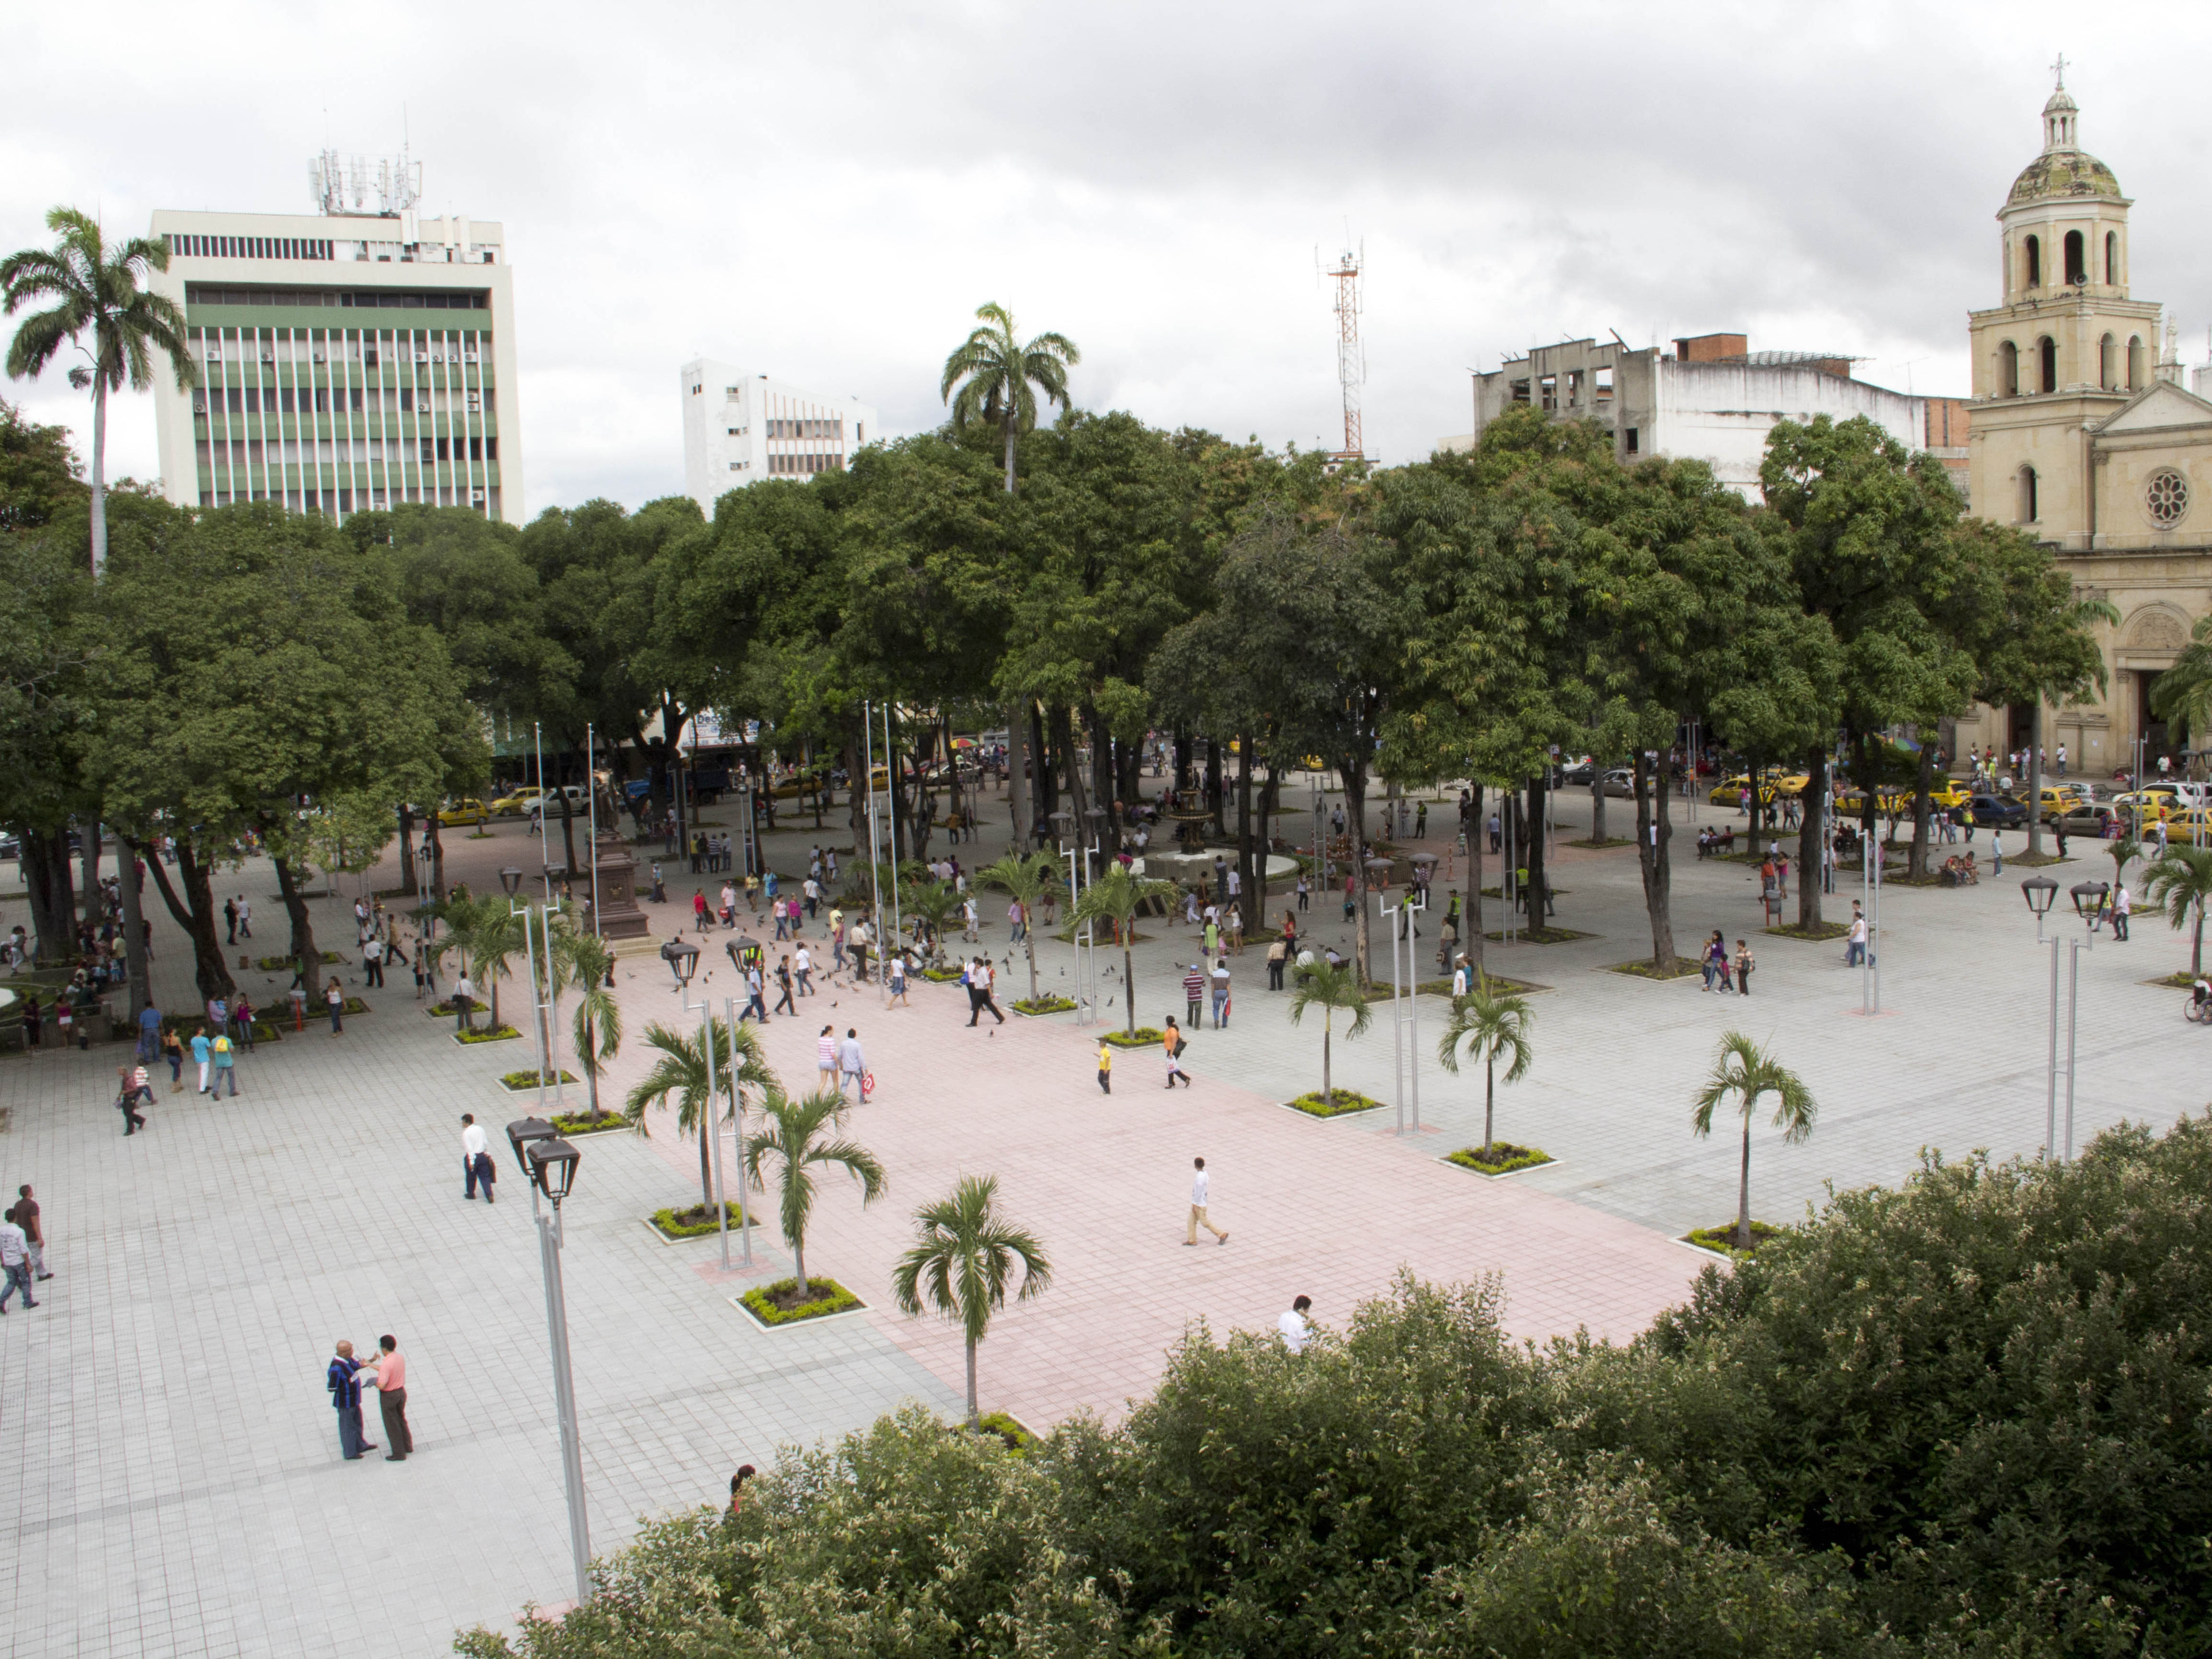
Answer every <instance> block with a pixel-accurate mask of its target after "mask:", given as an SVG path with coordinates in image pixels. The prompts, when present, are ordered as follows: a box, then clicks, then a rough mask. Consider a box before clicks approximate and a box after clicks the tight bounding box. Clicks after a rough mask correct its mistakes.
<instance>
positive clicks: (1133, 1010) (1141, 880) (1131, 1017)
mask: <svg viewBox="0 0 2212 1659" xmlns="http://www.w3.org/2000/svg"><path fill="white" fill-rule="evenodd" d="M1175 891H1176V884H1175V883H1173V882H1171V881H1155V880H1153V879H1152V878H1149V877H1145V876H1133V875H1131V874H1130V873H1129V866H1127V865H1126V864H1121V863H1119V862H1115V863H1112V864H1109V865H1108V866H1106V869H1105V872H1104V873H1103V874H1102V875H1100V876H1099V877H1098V878H1097V879H1096V880H1095V881H1093V882H1092V883H1091V884H1090V885H1089V886H1088V887H1085V889H1084V890H1083V891H1082V892H1081V893H1080V894H1079V895H1078V896H1077V897H1076V901H1075V908H1074V910H1073V913H1072V914H1073V920H1074V921H1075V924H1076V926H1077V927H1081V926H1082V925H1083V924H1084V923H1085V922H1086V921H1091V922H1097V921H1110V922H1112V923H1113V924H1114V931H1115V936H1116V937H1117V938H1118V939H1121V989H1122V997H1121V1000H1122V1001H1123V1002H1124V1003H1126V1004H1127V1005H1128V1006H1127V1008H1126V1010H1125V1011H1124V1012H1125V1013H1126V1015H1127V1021H1128V1024H1127V1030H1128V1032H1129V1034H1130V1035H1131V1036H1134V1035H1135V1034H1136V1030H1137V978H1136V966H1135V961H1134V958H1133V957H1132V955H1131V954H1130V946H1131V944H1132V942H1133V939H1134V936H1135V934H1136V932H1137V912H1138V911H1139V909H1140V908H1142V907H1143V906H1145V905H1146V904H1149V903H1151V902H1152V901H1153V900H1154V899H1165V898H1169V897H1171V896H1173V895H1174V893H1175Z"/></svg>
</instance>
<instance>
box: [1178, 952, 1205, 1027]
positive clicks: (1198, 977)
mask: <svg viewBox="0 0 2212 1659" xmlns="http://www.w3.org/2000/svg"><path fill="white" fill-rule="evenodd" d="M1182 998H1183V1000H1184V1001H1185V1002H1187V1003H1188V1004H1189V1005H1190V1007H1189V1012H1188V1013H1186V1014H1185V1015H1184V1018H1185V1019H1187V1020H1188V1022H1189V1023H1190V1024H1192V1025H1194V1026H1195V1025H1196V1024H1198V1023H1199V1015H1200V1012H1201V1011H1202V1010H1203V1009H1204V1008H1205V1006H1206V970H1205V969H1203V968H1201V967H1200V966H1199V965H1198V964H1197V963H1191V964H1190V971H1189V972H1188V973H1187V974H1185V975H1183V976H1182Z"/></svg>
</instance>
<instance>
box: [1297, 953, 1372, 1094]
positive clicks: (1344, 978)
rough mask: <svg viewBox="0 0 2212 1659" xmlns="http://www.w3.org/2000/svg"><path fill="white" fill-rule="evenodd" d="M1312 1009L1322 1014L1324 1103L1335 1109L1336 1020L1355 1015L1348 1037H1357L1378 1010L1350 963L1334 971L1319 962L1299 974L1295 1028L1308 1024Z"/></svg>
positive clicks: (1346, 1034)
mask: <svg viewBox="0 0 2212 1659" xmlns="http://www.w3.org/2000/svg"><path fill="white" fill-rule="evenodd" d="M1309 1008H1318V1009H1320V1010H1321V1011H1322V1025H1321V1102H1322V1105H1324V1106H1334V1105H1335V1104H1336V1093H1335V1091H1334V1090H1333V1089H1332V1088H1330V1086H1329V1071H1328V1066H1329V1053H1328V1047H1329V1039H1330V1037H1331V1036H1333V1035H1334V1026H1335V1024H1336V1016H1337V1014H1338V1012H1340V1011H1346V1012H1350V1013H1351V1015H1352V1024H1351V1026H1350V1028H1349V1029H1348V1030H1346V1032H1345V1036H1347V1037H1356V1036H1359V1035H1360V1034H1361V1033H1362V1032H1364V1031H1365V1030H1366V1029H1367V1027H1368V1024H1370V1022H1371V1021H1372V1020H1373V1019H1374V1018H1375V1010H1374V1007H1373V1006H1372V1005H1371V1004H1370V1003H1369V1001H1368V1000H1367V993H1366V992H1365V991H1364V989H1362V988H1361V987H1360V983H1359V975H1358V971H1357V970H1356V969H1353V968H1352V965H1351V964H1350V963H1346V964H1345V965H1344V966H1343V967H1341V968H1333V967H1331V966H1330V965H1329V964H1328V963H1326V962H1317V963H1314V965H1313V966H1312V967H1310V968H1307V969H1302V970H1301V971H1300V972H1299V975H1298V982H1297V986H1296V987H1294V988H1293V989H1292V990H1291V1024H1293V1025H1302V1024H1304V1023H1305V1013H1306V1010H1307V1009H1309Z"/></svg>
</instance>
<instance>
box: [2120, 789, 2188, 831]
mask: <svg viewBox="0 0 2212 1659" xmlns="http://www.w3.org/2000/svg"><path fill="white" fill-rule="evenodd" d="M2137 807H2141V808H2142V821H2143V822H2144V823H2157V822H2158V821H2159V820H2160V818H2171V817H2172V816H2173V815H2174V814H2175V813H2176V812H2178V811H2180V810H2181V803H2180V801H2179V799H2176V798H2175V797H2174V796H2172V795H2170V794H2166V793H2162V792H2160V791H2155V790H2150V789H2141V790H2137V791H2136V792H2134V793H2130V794H2125V795H2115V796H2113V797H2112V810H2113V811H2115V812H2118V814H2119V815H2120V816H2121V817H2124V818H2125V819H2126V820H2127V821H2128V822H2129V823H2130V824H2133V823H2135V821H2136V808H2137Z"/></svg>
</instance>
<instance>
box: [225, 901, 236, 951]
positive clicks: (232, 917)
mask: <svg viewBox="0 0 2212 1659" xmlns="http://www.w3.org/2000/svg"><path fill="white" fill-rule="evenodd" d="M222 925H223V927H224V928H225V929H226V932H225V933H224V934H223V939H222V942H223V943H224V944H225V945H235V944H237V943H238V901H237V900H236V899H225V900H224V901H223V902H222Z"/></svg>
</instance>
